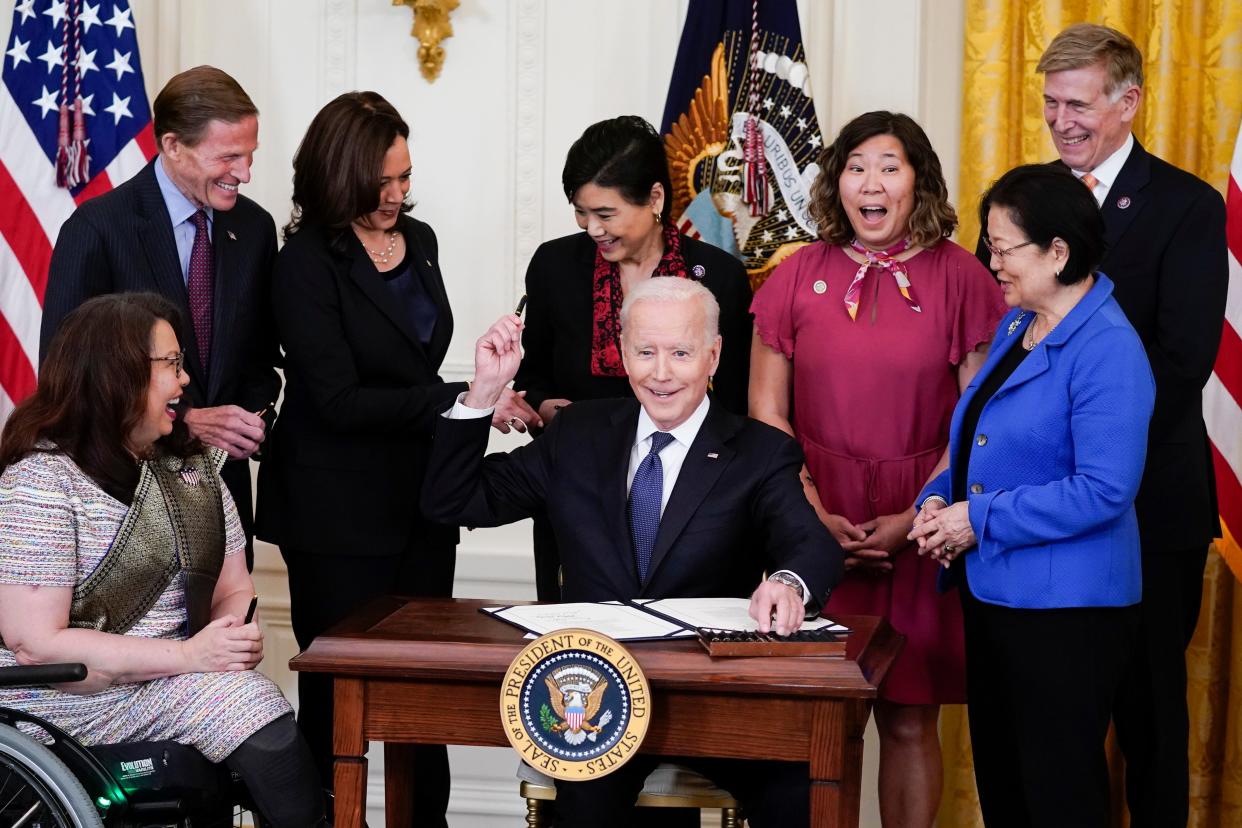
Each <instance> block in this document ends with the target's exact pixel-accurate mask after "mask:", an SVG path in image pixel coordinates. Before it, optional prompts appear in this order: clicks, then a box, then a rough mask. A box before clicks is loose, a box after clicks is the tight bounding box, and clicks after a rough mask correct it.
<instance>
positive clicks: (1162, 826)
mask: <svg viewBox="0 0 1242 828" xmlns="http://www.w3.org/2000/svg"><path fill="white" fill-rule="evenodd" d="M1036 71H1037V72H1040V73H1041V74H1043V75H1044V120H1045V121H1047V123H1048V129H1049V131H1050V132H1051V134H1052V142H1053V144H1054V145H1055V146H1056V148H1057V154H1058V155H1059V156H1060V160H1059V161H1057V162H1054V163H1060V164H1064V165H1065V166H1067V167H1069V168H1070V170H1071V171H1072V172H1073V173H1074V175H1076V176H1078V177H1079V178H1080V179H1081V180H1082V182H1083V183H1084V184H1085V185H1086V186H1088V187H1090V188H1091V191H1092V194H1093V195H1095V197H1096V202H1097V203H1098V204H1099V205H1100V209H1101V210H1102V211H1103V215H1104V226H1105V240H1106V242H1107V244H1108V251H1107V253H1106V254H1105V257H1104V261H1103V263H1102V265H1101V266H1100V270H1101V271H1102V272H1104V273H1105V274H1107V275H1108V277H1109V278H1110V279H1112V280H1113V284H1114V285H1115V286H1116V287H1115V291H1114V296H1115V297H1116V299H1117V302H1118V303H1120V305H1121V307H1122V309H1123V310H1124V311H1125V312H1126V316H1127V317H1129V319H1130V323H1131V324H1132V325H1133V326H1134V328H1135V330H1136V331H1138V333H1139V336H1140V337H1141V338H1142V340H1143V345H1144V346H1145V348H1146V349H1147V357H1148V360H1149V361H1150V362H1151V370H1152V373H1153V374H1154V375H1155V378H1156V403H1155V411H1154V413H1153V414H1152V419H1151V427H1150V429H1149V432H1148V434H1149V436H1148V447H1147V465H1146V468H1145V471H1144V474H1143V481H1142V484H1141V486H1140V488H1139V493H1138V498H1137V499H1136V501H1135V509H1136V510H1137V512H1138V521H1139V532H1140V538H1141V542H1142V555H1143V561H1142V564H1143V600H1142V619H1143V620H1142V625H1141V629H1140V633H1139V641H1138V644H1137V647H1136V649H1135V654H1134V657H1133V659H1132V660H1131V663H1130V667H1129V670H1128V671H1127V674H1126V679H1125V681H1124V682H1123V684H1122V690H1121V693H1120V696H1119V698H1118V699H1117V702H1116V705H1115V707H1114V710H1113V720H1114V724H1115V726H1116V729H1117V738H1118V742H1119V743H1120V745H1121V749H1122V752H1123V753H1124V754H1125V759H1126V795H1127V800H1128V803H1129V806H1130V815H1131V823H1130V824H1131V825H1132V826H1133V828H1156V826H1159V828H1170V827H1171V826H1179V825H1182V826H1184V825H1185V824H1186V821H1187V818H1188V807H1189V805H1188V801H1189V796H1190V792H1189V764H1188V760H1187V740H1188V738H1189V718H1188V714H1187V709H1186V661H1185V651H1186V647H1187V645H1188V644H1189V643H1190V639H1191V637H1192V636H1193V635H1194V630H1195V625H1196V624H1197V623H1198V618H1199V604H1200V600H1201V597H1202V591H1203V569H1204V564H1205V561H1206V559H1207V552H1208V547H1209V545H1210V544H1211V542H1212V539H1213V538H1215V537H1217V536H1219V535H1220V523H1219V519H1218V514H1217V506H1216V485H1215V478H1214V476H1213V470H1212V457H1211V448H1210V446H1209V443H1208V436H1207V429H1206V427H1205V425H1204V421H1203V397H1202V392H1203V386H1204V384H1205V383H1206V382H1207V380H1208V377H1209V376H1210V375H1211V372H1212V365H1213V363H1214V362H1215V359H1216V351H1217V348H1218V347H1219V345H1220V337H1221V327H1222V323H1223V320H1224V313H1225V293H1226V290H1227V288H1228V282H1229V270H1228V260H1227V252H1226V247H1225V205H1224V202H1223V200H1222V199H1221V197H1220V194H1219V193H1218V192H1216V190H1214V189H1213V188H1212V187H1211V186H1209V185H1208V184H1206V183H1205V182H1203V181H1201V180H1199V179H1198V178H1196V177H1195V176H1193V175H1191V174H1190V173H1188V172H1185V171H1184V170H1180V169H1178V168H1177V167H1174V166H1173V165H1171V164H1168V163H1166V162H1165V161H1162V160H1161V159H1159V158H1157V157H1156V156H1154V155H1152V154H1151V153H1149V152H1147V150H1145V149H1144V148H1143V146H1142V145H1141V144H1140V143H1139V142H1138V141H1137V140H1135V138H1134V136H1133V134H1132V133H1131V131H1130V130H1131V125H1132V123H1133V121H1134V118H1135V116H1136V114H1137V112H1138V107H1139V104H1140V102H1141V100H1142V96H1143V56H1142V54H1141V53H1140V52H1139V50H1138V47H1136V46H1135V45H1134V42H1133V41H1132V40H1131V39H1130V38H1128V37H1126V36H1125V35H1124V34H1122V33H1121V32H1118V31H1116V30H1115V29H1111V28H1108V27H1106V26H1099V25H1095V24H1089V23H1080V24H1077V25H1074V26H1070V27H1069V28H1067V29H1065V30H1064V31H1062V32H1061V33H1060V34H1058V35H1057V36H1056V37H1055V38H1053V40H1052V42H1051V43H1050V44H1049V45H1048V48H1047V49H1046V50H1045V51H1044V54H1043V56H1042V57H1041V58H1040V61H1039V64H1038V65H1037V66H1036ZM983 242H984V240H983V239H982V238H981V239H980V243H979V248H978V250H977V253H978V255H979V258H980V260H981V261H983V262H984V263H985V264H987V263H988V261H989V259H990V254H988V252H987V249H986V247H985V246H984V244H983Z"/></svg>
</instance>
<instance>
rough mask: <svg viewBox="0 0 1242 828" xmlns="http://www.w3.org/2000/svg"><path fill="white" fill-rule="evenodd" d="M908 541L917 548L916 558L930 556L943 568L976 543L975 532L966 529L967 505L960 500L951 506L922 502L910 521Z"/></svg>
mask: <svg viewBox="0 0 1242 828" xmlns="http://www.w3.org/2000/svg"><path fill="white" fill-rule="evenodd" d="M909 538H910V540H912V541H914V542H916V543H917V544H918V547H919V554H920V555H930V556H931V557H932V559H933V560H936V561H939V562H940V564H941V566H945V567H947V566H948V565H949V564H951V563H952V562H953V559H954V558H956V557H957V556H958V555H960V554H962V552H964V551H965V550H967V549H969V548H970V547H972V546H974V545H975V544H976V543H977V539H976V538H975V530H974V528H973V527H972V526H971V525H970V504H969V503H968V502H967V501H964V500H963V501H959V502H957V503H954V504H953V505H952V506H945V505H944V504H942V503H941V502H940V501H939V500H930V501H928V502H926V503H925V504H924V505H923V508H922V509H920V510H919V513H918V514H917V515H915V517H914V528H913V529H912V530H911V531H910V535H909Z"/></svg>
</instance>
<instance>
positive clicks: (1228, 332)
mask: <svg viewBox="0 0 1242 828" xmlns="http://www.w3.org/2000/svg"><path fill="white" fill-rule="evenodd" d="M1225 206H1226V210H1227V218H1226V220H1225V238H1226V241H1227V243H1228V246H1229V298H1228V300H1226V303H1225V329H1224V332H1223V335H1222V336H1221V341H1220V352H1219V353H1217V355H1216V366H1215V368H1214V369H1213V371H1212V378H1211V379H1210V380H1208V384H1207V388H1206V390H1205V392H1204V395H1203V416H1204V419H1205V420H1206V421H1207V428H1208V436H1209V437H1211V439H1212V459H1213V460H1214V461H1215V463H1216V489H1217V493H1218V497H1219V500H1220V522H1221V525H1222V528H1223V530H1224V538H1223V539H1222V542H1221V543H1220V544H1219V545H1218V546H1219V549H1220V552H1221V555H1223V556H1224V558H1225V560H1226V561H1227V562H1228V563H1229V567H1230V569H1232V570H1233V573H1234V575H1236V576H1237V577H1238V578H1239V579H1240V580H1242V547H1239V541H1242V535H1240V534H1239V533H1242V129H1239V132H1238V137H1237V140H1236V142H1235V144H1234V149H1233V163H1232V164H1231V165H1230V169H1229V189H1228V192H1227V194H1226V197H1225Z"/></svg>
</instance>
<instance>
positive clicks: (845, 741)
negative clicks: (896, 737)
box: [810, 700, 871, 828]
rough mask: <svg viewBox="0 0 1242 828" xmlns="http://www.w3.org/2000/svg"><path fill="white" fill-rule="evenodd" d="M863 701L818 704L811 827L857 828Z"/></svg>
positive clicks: (813, 724) (865, 711) (813, 733)
mask: <svg viewBox="0 0 1242 828" xmlns="http://www.w3.org/2000/svg"><path fill="white" fill-rule="evenodd" d="M870 709H871V706H870V704H869V703H868V702H866V701H862V700H824V701H821V702H817V703H816V705H815V711H814V713H813V714H812V716H811V763H810V772H811V826H812V828H856V826H857V825H858V810H859V806H860V804H861V799H862V757H863V730H864V728H865V727H866V725H867V715H868V713H869V712H870Z"/></svg>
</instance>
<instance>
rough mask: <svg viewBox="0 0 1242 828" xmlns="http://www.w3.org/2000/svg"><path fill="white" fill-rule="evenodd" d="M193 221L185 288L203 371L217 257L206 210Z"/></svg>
mask: <svg viewBox="0 0 1242 828" xmlns="http://www.w3.org/2000/svg"><path fill="white" fill-rule="evenodd" d="M191 219H192V221H193V222H194V247H192V248H191V249H190V273H189V277H188V278H187V279H186V290H188V291H189V294H190V319H191V321H192V322H193V323H194V337H195V338H196V339H197V340H198V359H199V362H200V363H202V366H203V371H204V373H205V372H206V371H207V358H208V357H209V356H210V355H211V305H212V294H213V290H214V285H215V281H216V263H215V256H214V255H213V254H212V252H211V238H210V237H209V236H208V235H207V213H206V212H204V211H202V210H199V211H198V212H197V213H195V214H194V215H193V216H192V217H191Z"/></svg>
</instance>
